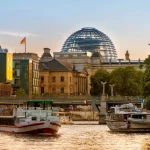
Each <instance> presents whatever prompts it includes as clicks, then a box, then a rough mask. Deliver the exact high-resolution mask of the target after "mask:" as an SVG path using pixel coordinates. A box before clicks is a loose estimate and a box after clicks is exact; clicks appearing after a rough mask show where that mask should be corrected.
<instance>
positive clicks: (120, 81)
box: [110, 66, 143, 96]
mask: <svg viewBox="0 0 150 150" xmlns="http://www.w3.org/2000/svg"><path fill="white" fill-rule="evenodd" d="M142 74H143V73H142V72H141V71H138V70H136V69H135V68H134V67H131V66H128V67H125V68H121V67H119V68H117V69H115V70H113V71H112V72H111V75H110V83H111V84H112V83H113V84H115V87H114V93H115V94H119V95H122V96H136V95H141V93H142Z"/></svg>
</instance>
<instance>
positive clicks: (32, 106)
mask: <svg viewBox="0 0 150 150" xmlns="http://www.w3.org/2000/svg"><path fill="white" fill-rule="evenodd" d="M52 103H53V100H29V101H27V105H26V106H25V107H24V106H23V107H14V106H11V107H7V108H0V131H5V132H12V133H29V134H39V133H40V134H41V133H42V134H56V133H57V132H58V130H59V128H60V126H61V125H60V120H59V116H58V114H57V113H58V111H59V109H58V108H56V107H51V104H52Z"/></svg>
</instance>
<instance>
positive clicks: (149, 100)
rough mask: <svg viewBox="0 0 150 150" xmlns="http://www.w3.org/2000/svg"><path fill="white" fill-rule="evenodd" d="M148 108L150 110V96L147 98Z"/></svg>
mask: <svg viewBox="0 0 150 150" xmlns="http://www.w3.org/2000/svg"><path fill="white" fill-rule="evenodd" d="M146 109H147V110H150V97H147V98H146Z"/></svg>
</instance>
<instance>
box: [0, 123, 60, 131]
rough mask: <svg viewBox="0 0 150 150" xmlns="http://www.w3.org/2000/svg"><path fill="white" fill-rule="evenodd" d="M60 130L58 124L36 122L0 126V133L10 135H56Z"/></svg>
mask: <svg viewBox="0 0 150 150" xmlns="http://www.w3.org/2000/svg"><path fill="white" fill-rule="evenodd" d="M59 128H60V124H59V123H55V122H49V121H44V122H36V123H34V122H33V123H30V124H23V125H15V126H9V125H0V131H3V132H11V133H27V134H39V133H40V134H41V133H42V134H56V133H57V132H58V130H59Z"/></svg>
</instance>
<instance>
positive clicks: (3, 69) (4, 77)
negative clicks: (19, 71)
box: [0, 46, 12, 96]
mask: <svg viewBox="0 0 150 150" xmlns="http://www.w3.org/2000/svg"><path fill="white" fill-rule="evenodd" d="M11 81H12V54H11V53H9V52H8V50H7V49H2V48H1V46H0V96H9V95H11V92H12V89H11Z"/></svg>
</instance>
